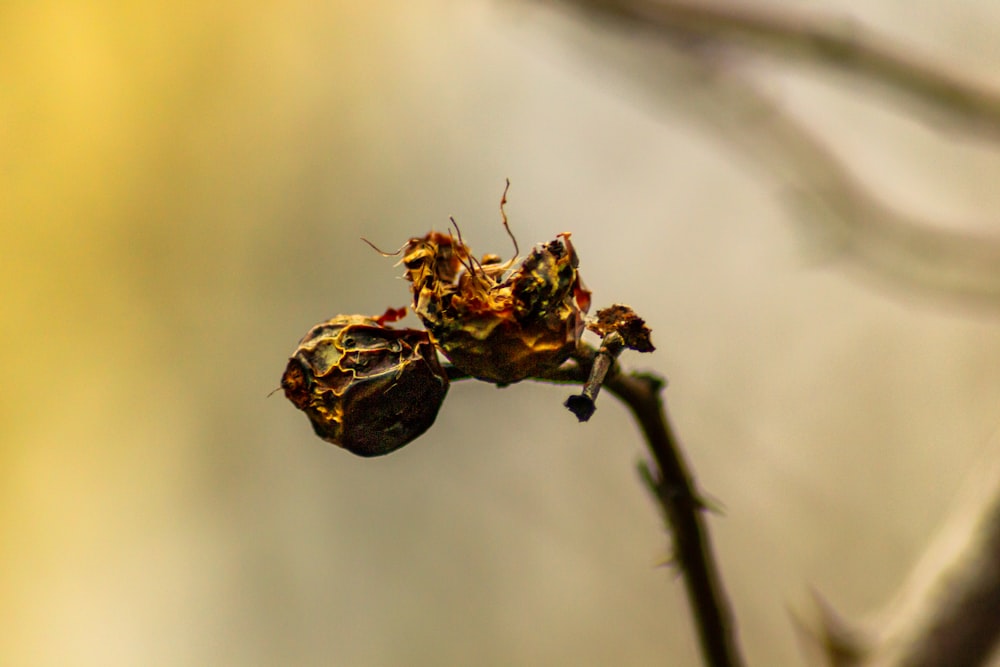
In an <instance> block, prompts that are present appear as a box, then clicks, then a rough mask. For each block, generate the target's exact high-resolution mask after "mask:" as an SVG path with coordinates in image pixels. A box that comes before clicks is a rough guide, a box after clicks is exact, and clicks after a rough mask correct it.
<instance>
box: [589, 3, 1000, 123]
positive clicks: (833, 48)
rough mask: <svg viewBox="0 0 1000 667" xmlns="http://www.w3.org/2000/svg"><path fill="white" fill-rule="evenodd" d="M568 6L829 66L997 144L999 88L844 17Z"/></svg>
mask: <svg viewBox="0 0 1000 667" xmlns="http://www.w3.org/2000/svg"><path fill="white" fill-rule="evenodd" d="M572 4H574V5H577V6H579V7H581V8H586V9H589V10H590V11H592V12H600V13H602V14H604V15H606V16H609V17H616V18H617V19H619V20H623V21H632V22H635V23H637V24H641V25H643V26H644V27H646V28H659V29H663V30H666V31H670V32H672V33H674V34H675V35H676V34H677V33H679V32H683V33H687V34H688V35H698V36H701V37H704V38H707V39H711V40H714V41H717V42H722V43H726V44H729V45H738V46H740V47H744V48H747V49H752V50H753V51H755V52H758V53H764V54H768V55H773V56H776V57H778V58H781V59H782V63H783V64H785V65H789V64H804V63H812V64H818V65H822V66H825V67H832V68H835V69H838V70H841V71H844V72H846V73H848V74H850V75H855V76H857V77H861V78H863V79H867V80H869V81H872V82H874V83H877V84H879V85H882V86H885V87H886V88H888V89H890V90H892V91H893V92H895V93H898V94H900V95H902V96H903V97H904V98H905V99H906V101H907V102H910V103H912V102H917V103H919V105H920V109H921V110H922V111H925V112H926V113H927V114H928V115H929V119H930V120H932V121H933V122H935V123H942V122H946V123H950V124H952V125H954V127H955V129H957V130H959V131H961V132H964V133H977V134H978V133H983V134H985V135H986V136H989V137H991V138H993V139H995V140H1000V90H996V89H992V88H990V87H988V86H987V85H985V84H984V83H982V82H980V81H976V80H974V79H972V78H969V77H965V76H962V75H960V74H959V73H958V72H956V71H951V70H949V69H947V68H945V67H943V66H942V65H941V64H940V63H937V62H934V61H933V60H931V59H928V58H923V57H920V56H918V55H917V54H915V53H914V52H912V51H911V50H908V49H906V48H903V47H901V46H900V45H898V44H896V43H894V42H893V40H891V39H889V38H888V37H887V36H885V35H879V34H875V33H873V32H872V31H870V30H868V29H866V28H865V27H864V26H863V25H861V24H860V23H858V22H856V21H852V20H849V19H847V18H846V17H845V18H837V17H833V16H822V15H818V14H817V13H816V12H802V11H794V10H792V9H789V8H787V7H784V6H781V7H779V6H778V5H772V6H771V7H768V6H766V5H764V4H762V3H747V2H741V3H736V2H732V1H729V2H719V0H680V1H679V0H572ZM912 109H913V108H912V105H911V106H908V107H907V110H909V111H911V110H912Z"/></svg>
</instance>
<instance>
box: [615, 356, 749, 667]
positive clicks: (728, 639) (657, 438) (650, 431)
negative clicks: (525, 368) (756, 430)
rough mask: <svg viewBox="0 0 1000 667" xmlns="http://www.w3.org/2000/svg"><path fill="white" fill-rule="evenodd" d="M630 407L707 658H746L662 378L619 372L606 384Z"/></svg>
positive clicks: (730, 666) (727, 663)
mask: <svg viewBox="0 0 1000 667" xmlns="http://www.w3.org/2000/svg"><path fill="white" fill-rule="evenodd" d="M606 387H607V389H608V391H609V392H611V393H613V394H614V395H615V396H617V397H618V398H619V399H620V400H621V401H622V402H623V403H625V405H626V406H628V409H629V410H630V411H631V412H632V415H633V416H634V417H635V419H636V421H638V422H639V426H640V428H641V429H642V433H643V435H644V436H645V438H646V444H647V445H648V447H649V451H650V453H651V454H652V456H653V464H643V465H642V466H641V467H640V471H641V473H642V475H643V478H644V480H645V482H646V485H647V486H648V487H649V489H650V491H651V492H652V493H653V496H654V497H655V498H656V499H657V501H658V502H659V504H660V508H661V510H662V512H663V517H664V520H665V521H666V523H667V528H668V529H669V530H670V532H671V533H672V535H673V539H674V560H675V562H676V564H677V566H678V567H679V568H680V571H681V575H682V576H683V578H684V586H685V589H686V590H687V594H688V602H689V604H690V605H691V610H692V612H693V614H694V618H695V623H696V625H697V629H698V638H699V640H700V644H701V651H702V655H703V657H704V659H705V664H707V665H711V666H712V667H737V666H741V665H743V664H744V662H743V659H742V657H741V656H740V651H739V644H738V642H737V638H736V625H735V620H734V618H733V613H732V609H731V608H730V606H729V601H728V599H727V597H726V593H725V590H724V588H723V585H722V578H721V576H720V575H719V569H718V566H717V564H716V562H715V557H714V555H713V552H712V544H711V540H710V539H709V534H708V527H707V525H706V523H705V518H704V515H703V514H702V512H703V511H704V510H705V503H704V502H703V501H702V499H701V497H700V495H699V494H698V491H697V490H696V488H695V483H694V480H693V478H692V477H691V473H690V472H689V469H688V466H687V463H686V462H685V460H684V456H683V454H682V452H681V449H680V444H679V442H678V440H677V436H676V435H675V434H674V431H673V428H672V427H671V425H670V422H669V420H668V419H667V416H666V408H665V406H664V402H663V399H662V396H661V393H660V391H661V389H662V387H663V381H662V380H661V379H659V378H656V377H653V376H650V375H637V374H633V375H626V374H619V375H617V376H615V377H614V378H612V379H611V380H610V381H609V382H608V383H607V385H606Z"/></svg>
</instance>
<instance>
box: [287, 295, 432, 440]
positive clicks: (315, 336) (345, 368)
mask: <svg viewBox="0 0 1000 667" xmlns="http://www.w3.org/2000/svg"><path fill="white" fill-rule="evenodd" d="M405 312H406V310H405V309H400V310H392V309H390V310H388V311H386V313H385V314H384V315H383V316H381V317H377V318H373V317H366V316H363V315H338V316H337V317H334V318H333V319H331V320H329V321H327V322H323V323H321V324H318V325H316V326H314V327H313V328H312V329H310V331H309V333H307V334H306V336H305V337H304V338H303V339H302V341H301V342H300V343H299V346H298V349H296V350H295V353H294V354H293V355H292V357H291V359H289V361H288V366H287V367H286V369H285V373H284V375H283V376H282V378H281V386H282V388H283V389H284V390H285V396H287V397H288V400H290V401H291V402H292V403H294V404H295V406H296V407H297V408H299V409H300V410H302V411H303V412H305V413H306V415H307V416H308V417H309V421H310V422H312V425H313V429H314V430H315V431H316V435H318V436H319V437H321V438H323V439H324V440H327V441H329V442H332V443H334V444H336V445H339V446H340V447H343V448H344V449H347V450H349V451H351V452H353V453H355V454H358V455H360V456H379V455H381V454H388V453H389V452H392V451H394V450H396V449H399V448H400V447H402V446H403V445H405V444H407V443H408V442H411V441H412V440H414V439H415V438H417V437H418V436H420V435H421V434H423V433H424V431H426V430H427V429H428V428H430V426H431V424H433V423H434V419H435V418H436V417H437V413H438V409H439V408H440V407H441V403H442V402H443V401H444V397H445V394H446V393H447V391H448V376H447V374H446V373H445V371H444V369H443V368H442V367H441V364H440V363H439V362H438V358H437V352H436V351H435V348H434V345H433V343H432V342H431V340H430V338H429V337H428V335H427V333H426V332H425V331H419V330H415V329H393V328H392V327H389V326H386V323H387V322H391V321H394V320H396V319H399V318H400V317H402V316H403V315H404V314H405Z"/></svg>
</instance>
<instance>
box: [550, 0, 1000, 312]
mask: <svg viewBox="0 0 1000 667" xmlns="http://www.w3.org/2000/svg"><path fill="white" fill-rule="evenodd" d="M546 1H547V2H553V1H554V0H546ZM555 4H556V5H557V6H560V7H564V8H567V9H574V10H579V11H578V12H577V15H578V16H580V17H582V18H583V19H584V20H586V21H587V22H588V23H589V25H590V26H591V27H592V29H593V30H592V39H591V40H588V41H587V42H586V43H585V44H580V45H578V48H579V49H580V53H581V55H582V56H583V57H585V58H590V59H594V58H598V59H600V61H601V63H600V64H601V65H603V66H605V67H609V66H610V67H613V68H617V71H618V72H620V73H623V74H625V75H626V76H629V77H631V78H633V79H635V82H636V83H637V84H638V88H637V90H638V91H639V92H641V93H642V94H644V95H646V96H647V97H649V96H652V97H654V98H655V100H656V102H657V103H658V104H660V105H662V107H663V109H664V110H666V111H672V112H682V113H684V115H685V117H686V119H687V120H688V121H690V122H691V123H692V124H693V125H695V126H699V125H700V126H705V127H707V129H708V130H709V135H710V136H711V137H712V139H713V140H720V139H721V140H722V141H723V142H724V144H725V146H726V147H727V148H731V149H733V148H735V149H738V150H739V151H741V152H743V153H744V154H745V155H746V157H747V158H748V161H749V162H750V163H751V164H752V165H753V166H754V168H755V170H756V171H760V170H764V171H765V172H769V173H770V175H771V176H772V178H773V179H775V180H777V181H778V182H779V183H781V184H783V185H785V186H786V187H787V189H788V191H790V192H791V193H792V194H793V195H794V197H793V198H792V202H793V203H794V204H795V205H796V208H797V210H798V212H800V213H802V214H803V215H800V216H799V219H801V220H803V221H804V222H808V223H810V225H811V226H810V229H812V230H814V231H815V234H814V236H815V237H816V238H819V239H822V240H823V242H824V245H823V246H821V248H822V250H823V251H825V253H826V256H827V257H829V258H831V259H834V258H842V259H848V260H852V261H853V262H854V263H856V264H857V265H858V266H860V267H862V268H864V269H867V270H869V272H870V273H871V275H874V276H875V277H877V278H880V279H882V280H884V281H886V282H888V283H890V284H892V285H894V286H897V287H902V288H904V289H907V290H911V291H912V290H913V289H914V288H915V289H917V290H918V291H920V292H923V293H925V294H929V295H931V296H935V297H946V298H947V299H949V300H950V301H953V302H971V304H973V305H977V306H990V307H998V306H1000V238H997V237H996V236H993V235H987V234H978V233H973V232H963V231H952V230H954V229H955V228H956V225H954V224H945V223H938V222H937V221H935V220H933V219H930V218H927V217H925V216H921V215H919V214H915V213H911V212H909V211H905V210H902V209H901V208H900V207H897V206H894V205H891V204H888V203H887V202H885V201H884V200H883V199H882V198H881V197H880V196H879V195H878V194H876V193H875V192H873V191H872V190H871V189H870V188H869V187H867V185H866V184H865V183H863V182H862V181H861V180H860V179H859V178H858V177H857V176H856V175H855V174H854V173H853V171H852V170H851V168H850V167H849V166H848V165H847V164H846V163H845V162H844V161H843V160H842V159H841V158H840V157H838V156H837V155H836V154H835V153H834V152H833V151H832V150H831V149H830V148H829V146H828V145H827V144H826V143H825V142H824V141H823V140H822V138H821V135H820V134H819V132H818V130H817V129H814V128H811V127H809V126H808V125H807V124H805V123H803V122H802V121H800V120H799V119H798V118H796V117H795V116H794V115H792V114H791V113H789V112H788V111H786V110H785V109H784V108H783V107H782V105H781V104H780V103H779V102H777V101H775V99H773V97H772V96H771V95H770V94H768V93H767V92H765V90H764V89H763V88H762V86H760V84H759V83H758V82H757V81H756V80H755V78H754V77H753V76H752V74H753V72H752V71H750V70H748V69H747V68H745V67H742V66H740V64H739V63H736V64H734V62H733V59H727V58H719V57H717V56H718V51H717V49H716V48H714V47H726V46H732V44H731V43H730V42H729V41H727V40H728V39H730V38H731V37H732V36H733V35H734V34H736V35H743V34H744V33H746V32H749V31H750V28H749V27H747V26H744V27H743V28H742V29H741V31H737V30H736V29H735V28H733V27H732V26H730V27H728V28H727V29H726V30H722V29H721V28H720V29H719V30H718V31H716V32H712V31H710V30H709V29H708V27H707V26H711V25H714V26H716V27H718V26H720V25H723V24H725V25H727V26H728V25H729V23H726V22H724V21H722V20H721V18H719V17H718V16H717V15H721V13H722V9H721V7H722V6H720V5H718V4H712V3H711V2H709V4H708V5H707V6H708V7H709V8H712V11H714V12H715V13H714V14H713V13H712V12H708V10H706V12H707V13H697V12H696V10H695V9H693V8H692V6H690V5H683V7H685V8H687V9H686V11H687V12H688V13H687V14H684V16H686V19H685V20H684V21H680V20H678V21H677V23H676V24H675V23H671V21H670V20H671V19H675V18H677V17H678V16H680V15H681V14H682V12H680V10H679V9H676V8H677V7H679V6H681V5H679V4H678V3H676V2H652V1H651V0H628V1H626V0H559V1H558V2H555ZM639 8H642V9H643V11H639ZM654 9H655V10H656V11H654ZM671 11H673V12H677V13H676V14H674V13H671ZM727 11H729V10H728V9H727ZM732 11H733V14H732V16H730V17H729V22H730V23H736V22H737V21H736V19H737V17H741V16H744V14H745V13H747V12H750V10H749V9H747V10H745V11H744V12H743V13H740V12H737V11H736V10H732ZM657 12H661V13H657ZM695 14H697V15H698V16H699V17H701V19H702V22H701V23H699V22H698V21H695V20H694V18H692V16H694V15H695ZM707 16H716V18H717V21H716V23H712V22H710V21H708V20H707V18H705V17H707ZM695 23H698V24H699V25H700V26H701V28H700V30H699V31H697V32H693V31H692V30H691V29H690V25H692V24H695ZM810 25H811V24H810ZM794 27H795V22H792V21H789V22H787V25H784V29H786V30H790V31H793V32H794ZM763 32H767V31H763ZM622 33H624V35H623V34H622ZM767 34H771V35H772V36H773V35H775V34H778V33H777V31H772V32H768V33H767ZM782 34H783V33H782ZM832 34H835V32H834V33H832ZM858 34H860V32H858ZM642 36H645V37H648V38H649V39H647V40H637V39H634V38H635V37H642ZM621 37H627V38H628V39H620V38H621ZM786 38H787V41H788V42H789V43H809V41H810V40H809V38H808V36H807V35H802V36H800V37H799V38H798V42H796V40H794V39H792V36H786ZM609 39H610V40H616V39H617V48H616V49H612V50H611V52H610V53H611V55H610V56H608V55H607V54H608V49H607V48H605V49H604V50H603V51H602V49H601V48H600V47H601V46H604V47H607V43H606V42H607V40H609ZM783 39H785V38H783ZM744 41H745V40H744ZM601 42H603V44H601ZM854 42H857V40H854ZM741 43H742V42H741ZM851 43H852V42H851V40H848V39H846V38H845V42H844V44H843V45H842V47H843V48H842V49H841V51H840V53H841V54H845V53H850V50H849V49H848V45H849V44H851ZM651 45H654V46H655V45H660V46H663V47H665V48H661V49H658V50H653V49H649V48H646V49H645V50H643V49H644V47H649V46H651ZM595 47H596V48H595ZM825 48H826V47H825ZM830 48H832V47H830ZM857 49H860V51H858V50H857ZM868 50H869V49H868V47H867V46H864V47H862V46H857V47H856V52H858V53H867V52H868ZM622 51H630V52H632V54H633V55H634V54H635V53H640V54H642V55H643V56H648V57H644V59H643V60H642V61H641V62H636V61H635V59H634V58H632V59H628V58H624V57H620V56H621V53H622ZM835 51H836V50H835ZM844 57H845V58H846V60H845V62H849V60H850V59H849V58H847V57H846V56H844ZM900 62H903V61H902V60H901V61H900ZM866 71H868V72H870V73H871V72H874V71H876V68H869V69H868V70H866ZM872 76H874V74H872ZM922 76H923V77H924V78H925V79H927V80H937V81H939V83H941V85H942V86H943V85H944V83H943V81H944V79H940V78H939V77H938V78H936V77H937V75H936V74H934V73H933V72H931V71H929V70H928V71H924V72H923V74H922ZM916 78H920V77H916ZM903 80H904V77H901V76H900V77H897V78H896V79H894V81H895V85H896V87H899V86H902V85H903V84H902V82H903ZM956 85H958V84H956ZM956 90H958V89H957V88H956ZM967 92H969V91H967ZM980 92H982V96H981V97H982V99H984V100H991V99H992V98H993V96H994V95H993V94H992V93H989V92H986V91H980ZM956 96H957V97H956V99H958V98H959V97H961V96H958V95H957V93H956ZM942 99H943V98H942ZM942 103H943V102H942ZM992 105H993V102H990V103H989V104H986V103H984V104H982V105H980V107H979V108H980V110H981V111H982V113H983V114H985V115H983V116H982V117H983V118H986V117H992V115H991V114H992V113H993V112H992V111H989V112H987V111H986V110H988V109H992ZM959 106H961V105H959ZM997 122H998V127H1000V112H998V118H997ZM958 227H959V228H961V225H958Z"/></svg>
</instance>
